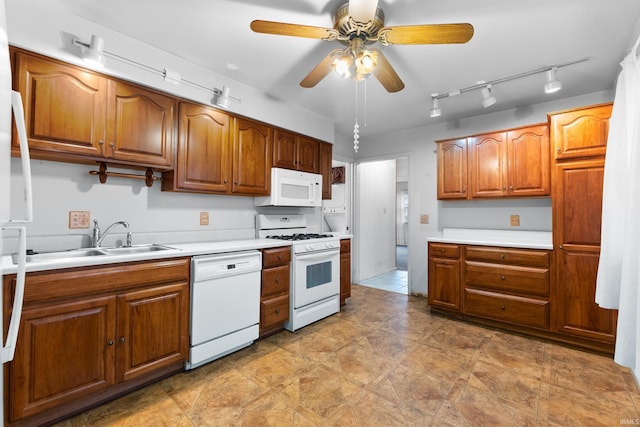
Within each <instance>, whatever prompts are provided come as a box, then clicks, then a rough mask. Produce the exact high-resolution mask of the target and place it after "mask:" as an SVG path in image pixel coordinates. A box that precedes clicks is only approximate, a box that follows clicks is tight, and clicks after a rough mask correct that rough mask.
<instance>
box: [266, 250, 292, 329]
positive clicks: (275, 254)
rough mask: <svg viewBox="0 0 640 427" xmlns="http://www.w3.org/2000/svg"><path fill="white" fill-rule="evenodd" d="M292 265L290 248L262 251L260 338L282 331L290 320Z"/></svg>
mask: <svg viewBox="0 0 640 427" xmlns="http://www.w3.org/2000/svg"><path fill="white" fill-rule="evenodd" d="M290 264H291V248H290V247H289V246H282V247H277V248H270V249H263V250H262V284H261V287H260V337H266V336H268V335H272V334H274V333H275V332H278V331H281V330H282V329H283V328H284V323H285V322H286V321H288V320H289V283H290V279H291V273H290Z"/></svg>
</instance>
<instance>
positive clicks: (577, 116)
mask: <svg viewBox="0 0 640 427" xmlns="http://www.w3.org/2000/svg"><path fill="white" fill-rule="evenodd" d="M609 117H611V104H603V105H598V106H594V107H591V108H588V109H583V108H580V109H575V110H568V111H563V112H560V113H554V114H549V121H550V123H551V132H552V133H553V135H554V155H555V158H556V159H558V160H562V159H574V158H580V157H599V156H604V154H605V151H606V143H607V135H608V134H609Z"/></svg>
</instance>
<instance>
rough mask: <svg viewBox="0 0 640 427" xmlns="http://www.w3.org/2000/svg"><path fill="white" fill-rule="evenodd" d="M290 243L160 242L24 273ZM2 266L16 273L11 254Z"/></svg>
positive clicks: (36, 265)
mask: <svg viewBox="0 0 640 427" xmlns="http://www.w3.org/2000/svg"><path fill="white" fill-rule="evenodd" d="M331 234H333V235H334V236H335V237H337V238H339V239H340V240H342V239H350V238H352V237H353V236H352V235H351V234H343V233H331ZM291 244H292V242H291V241H288V240H274V239H240V240H221V241H213V242H192V243H167V244H164V243H163V244H162V246H168V247H170V248H172V249H168V250H164V251H153V252H147V253H138V254H128V255H97V256H88V257H79V258H64V259H55V260H47V261H42V262H28V263H27V269H26V271H27V272H34V271H44V270H58V269H62V268H73V267H89V266H93V265H107V264H117V263H120V262H132V261H149V260H155V259H166V258H176V257H188V256H196V255H207V254H216V253H223V252H236V251H247V250H252V249H264V248H275V247H279V246H291ZM1 265H2V274H12V273H16V272H17V271H18V268H17V265H15V264H14V263H13V261H12V259H11V256H10V255H5V256H3V257H2V264H1Z"/></svg>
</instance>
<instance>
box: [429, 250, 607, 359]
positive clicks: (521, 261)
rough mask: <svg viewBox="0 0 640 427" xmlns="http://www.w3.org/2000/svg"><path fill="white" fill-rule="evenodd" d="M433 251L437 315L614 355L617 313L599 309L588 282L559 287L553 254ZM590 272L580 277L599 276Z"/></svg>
mask: <svg viewBox="0 0 640 427" xmlns="http://www.w3.org/2000/svg"><path fill="white" fill-rule="evenodd" d="M428 250H429V255H428V257H429V259H428V262H429V288H428V302H429V306H430V307H431V311H432V312H433V313H437V314H444V315H448V316H452V317H457V318H460V319H463V320H468V321H472V322H475V323H480V324H484V325H487V326H490V327H494V328H499V329H504V330H509V331H513V332H517V333H519V334H524V335H529V336H533V337H537V338H542V339H547V340H552V341H556V342H561V343H565V344H569V345H573V346H577V347H581V348H583V349H587V350H591V351H597V352H600V353H604V354H613V349H614V343H615V312H614V311H611V310H608V311H604V310H601V309H599V308H598V307H597V306H595V303H593V302H592V301H593V295H592V293H593V292H591V290H590V288H589V286H588V285H589V283H590V281H589V280H585V281H584V282H583V283H584V286H582V288H581V289H578V288H579V283H580V280H572V281H569V282H568V283H556V281H555V275H554V273H553V271H554V268H555V263H554V258H553V257H554V252H553V251H551V250H542V249H520V248H506V247H494V246H478V245H465V244H452V243H441V242H429V246H428ZM566 258H567V259H566V260H565V261H564V262H565V263H568V262H571V258H570V257H568V256H567V257H566ZM592 264H593V263H592ZM594 265H596V266H597V263H596V264H594ZM587 267H589V266H588V265H585V266H581V267H580V268H579V270H580V271H582V273H578V272H577V271H576V273H575V274H576V277H579V276H580V274H583V275H584V274H586V275H594V274H595V269H594V268H587ZM569 285H571V286H569ZM587 324H588V325H589V328H585V327H583V326H582V325H587ZM594 325H597V326H598V328H597V330H596V328H594Z"/></svg>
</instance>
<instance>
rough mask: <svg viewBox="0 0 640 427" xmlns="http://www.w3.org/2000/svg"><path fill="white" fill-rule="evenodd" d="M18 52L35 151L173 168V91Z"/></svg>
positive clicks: (52, 155) (40, 154)
mask: <svg viewBox="0 0 640 427" xmlns="http://www.w3.org/2000/svg"><path fill="white" fill-rule="evenodd" d="M15 58H16V68H15V69H16V74H17V76H16V83H17V88H18V90H19V91H20V93H21V95H22V101H23V103H24V107H25V121H26V127H27V138H28V139H29V147H30V151H31V153H32V155H33V156H34V157H36V158H42V159H47V160H63V161H75V162H80V163H93V162H95V161H107V162H113V163H119V164H127V165H135V166H144V167H155V168H159V169H171V167H172V166H173V146H172V143H173V121H174V110H175V100H174V99H173V98H172V97H169V96H165V95H163V94H161V93H159V92H156V91H153V90H149V89H145V88H142V87H139V86H135V85H130V84H127V83H123V82H120V81H117V80H114V79H109V78H106V77H104V76H102V75H100V74H96V73H93V72H90V71H87V70H84V69H82V68H80V67H75V66H73V65H68V64H63V63H61V62H58V61H55V60H52V59H48V58H44V57H39V56H32V55H29V54H25V53H22V52H17V53H16V56H15ZM17 150H18V145H17V138H14V151H17Z"/></svg>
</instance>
